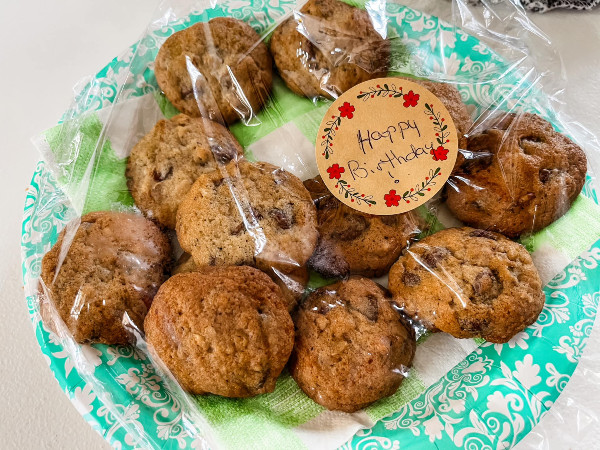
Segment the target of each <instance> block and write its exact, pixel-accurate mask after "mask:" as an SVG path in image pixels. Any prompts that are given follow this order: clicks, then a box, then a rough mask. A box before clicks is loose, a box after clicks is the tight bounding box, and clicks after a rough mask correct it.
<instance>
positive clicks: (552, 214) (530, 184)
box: [447, 114, 587, 237]
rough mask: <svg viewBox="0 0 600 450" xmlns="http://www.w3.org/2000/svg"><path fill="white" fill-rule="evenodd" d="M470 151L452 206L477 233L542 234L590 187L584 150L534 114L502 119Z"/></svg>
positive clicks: (453, 182) (454, 185) (455, 181)
mask: <svg viewBox="0 0 600 450" xmlns="http://www.w3.org/2000/svg"><path fill="white" fill-rule="evenodd" d="M467 147H468V151H469V155H468V158H466V159H465V160H464V162H463V163H462V164H461V166H460V168H459V169H458V171H456V172H455V176H453V177H451V178H450V180H449V186H448V189H447V195H448V201H447V203H448V207H449V208H450V210H451V211H452V212H453V213H454V215H455V216H456V217H457V218H458V219H460V220H462V221H463V222H464V223H466V224H467V225H471V226H474V227H477V228H483V229H487V230H492V231H497V232H499V233H502V234H504V235H506V236H509V237H518V236H520V235H522V234H524V233H533V232H536V231H538V230H541V229H542V228H544V227H546V226H548V225H550V224H551V223H552V222H554V221H555V220H557V219H558V218H560V217H561V216H562V215H563V214H565V213H566V212H567V211H568V210H569V208H570V207H571V204H572V203H573V201H574V200H575V198H576V197H577V196H578V195H579V193H580V192H581V189H582V187H583V183H584V182H585V174H586V169H587V160H586V156H585V153H584V152H583V150H582V149H581V148H580V147H579V146H578V145H577V144H575V143H574V142H573V141H571V140H570V139H569V138H567V137H566V136H564V135H562V134H560V133H558V132H556V131H554V129H553V128H552V125H551V124H550V123H548V122H547V121H545V120H544V119H542V118H541V117H539V116H537V115H534V114H519V115H515V114H508V115H506V116H503V117H499V118H497V119H496V120H495V121H493V122H492V123H491V124H490V125H489V128H488V129H486V130H484V131H483V132H480V133H477V134H475V135H473V136H470V137H469V140H468V145H467Z"/></svg>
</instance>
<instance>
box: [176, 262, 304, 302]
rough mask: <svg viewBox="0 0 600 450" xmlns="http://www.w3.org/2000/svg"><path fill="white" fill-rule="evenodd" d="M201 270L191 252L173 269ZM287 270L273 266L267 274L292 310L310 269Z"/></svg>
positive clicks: (177, 271) (302, 290) (178, 270)
mask: <svg viewBox="0 0 600 450" xmlns="http://www.w3.org/2000/svg"><path fill="white" fill-rule="evenodd" d="M201 270H204V268H201V267H198V266H197V265H196V263H195V262H194V259H193V258H192V256H191V255H190V254H189V253H184V254H183V255H181V257H180V258H179V259H178V260H177V263H176V265H175V268H174V269H173V275H177V274H178V273H188V272H197V271H201ZM287 270H288V271H289V272H290V273H286V272H285V271H283V270H278V269H276V268H274V267H272V268H271V270H268V271H267V275H269V276H270V277H271V279H272V280H273V281H274V282H275V283H276V284H277V286H279V288H280V289H281V293H282V294H283V298H284V299H285V302H286V306H287V308H288V311H290V312H291V311H293V310H294V308H295V307H296V305H297V304H298V302H299V301H300V300H301V299H302V297H303V295H304V290H305V289H306V285H307V284H308V278H309V276H308V269H307V268H306V267H305V266H302V267H298V268H293V269H292V270H289V269H287Z"/></svg>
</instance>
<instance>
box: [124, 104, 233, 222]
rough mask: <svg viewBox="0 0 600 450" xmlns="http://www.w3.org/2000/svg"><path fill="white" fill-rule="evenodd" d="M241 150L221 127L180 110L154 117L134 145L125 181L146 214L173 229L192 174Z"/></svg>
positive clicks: (209, 167) (190, 183) (231, 157)
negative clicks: (164, 117)
mask: <svg viewBox="0 0 600 450" xmlns="http://www.w3.org/2000/svg"><path fill="white" fill-rule="evenodd" d="M243 153H244V150H243V149H242V147H241V146H240V144H239V143H238V142H237V141H236V139H235V138H234V137H233V135H232V134H231V133H230V132H229V130H227V129H226V128H225V127H224V126H223V125H221V124H218V123H216V122H213V121H211V120H208V119H202V118H194V117H189V116H187V115H185V114H179V115H177V116H175V117H173V118H172V119H171V120H161V121H159V122H158V123H157V124H156V125H155V126H154V128H153V129H152V131H150V133H148V134H147V135H146V136H144V137H143V138H142V140H140V142H138V143H137V144H136V146H135V147H133V150H132V151H131V155H130V156H129V162H128V163H127V172H126V175H127V185H128V187H129V190H130V191H131V195H132V196H133V199H134V200H135V204H136V205H137V206H138V208H140V210H141V211H142V212H143V213H144V215H145V216H146V217H148V218H150V219H153V220H156V222H158V223H159V224H161V225H163V226H165V227H168V228H175V214H176V213H177V208H178V207H179V203H180V202H181V199H182V198H183V196H184V195H185V194H187V192H188V191H189V190H190V188H191V187H192V184H193V183H194V181H196V178H198V177H199V176H200V175H201V174H203V173H206V172H210V171H212V170H214V169H215V168H216V167H217V165H218V164H219V163H222V164H225V163H227V162H229V161H231V160H232V159H237V158H238V157H240V156H242V155H243Z"/></svg>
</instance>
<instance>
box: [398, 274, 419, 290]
mask: <svg viewBox="0 0 600 450" xmlns="http://www.w3.org/2000/svg"><path fill="white" fill-rule="evenodd" d="M402 282H403V283H404V284H405V285H406V286H408V287H413V286H418V285H419V284H421V277H420V276H419V274H416V273H414V272H404V275H402Z"/></svg>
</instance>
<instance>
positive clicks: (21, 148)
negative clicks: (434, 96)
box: [0, 0, 600, 450]
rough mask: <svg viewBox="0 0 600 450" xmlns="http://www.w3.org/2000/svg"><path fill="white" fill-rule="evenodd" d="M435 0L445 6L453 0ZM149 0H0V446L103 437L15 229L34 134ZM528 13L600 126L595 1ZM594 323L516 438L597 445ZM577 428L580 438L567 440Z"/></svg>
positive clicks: (599, 25)
mask: <svg viewBox="0 0 600 450" xmlns="http://www.w3.org/2000/svg"><path fill="white" fill-rule="evenodd" d="M425 1H427V0H425ZM430 1H431V0H430ZM434 1H435V2H436V3H437V6H436V7H437V8H438V9H439V11H440V12H439V14H440V15H442V16H444V15H445V11H447V10H448V9H449V8H450V6H449V5H450V3H449V2H444V1H442V0H434ZM156 4H157V0H103V1H102V2H93V1H90V0H61V1H58V0H45V1H44V0H31V1H28V2H25V1H20V2H17V1H14V2H4V4H3V7H2V11H1V12H0V25H1V26H0V87H1V88H2V90H3V92H2V94H1V96H0V131H1V132H0V136H1V138H0V139H1V140H0V142H1V144H0V145H1V148H2V150H1V152H0V155H2V158H3V161H2V163H1V164H0V183H2V187H1V189H0V199H1V203H0V204H1V205H2V207H3V214H2V218H1V219H0V236H4V238H2V239H1V240H0V255H1V258H0V274H1V275H0V305H1V306H2V310H1V311H2V315H1V316H0V324H1V325H0V342H1V345H0V403H1V405H0V442H2V444H0V446H1V447H2V448H8V449H13V448H15V449H17V448H18V449H37V448H46V449H71V448H78V449H79V448H86V449H95V448H107V447H108V446H107V444H105V443H104V441H103V440H102V438H101V437H100V436H99V435H97V434H96V433H95V432H94V431H93V430H92V429H91V427H89V426H88V425H87V424H86V423H85V421H84V420H83V419H82V418H81V417H80V416H79V414H78V413H77V411H76V410H75V409H74V408H73V407H72V406H71V404H70V402H69V400H68V399H67V397H66V396H65V395H64V394H63V393H62V391H61V390H60V388H59V386H58V384H57V383H56V381H55V380H54V378H53V376H52V374H51V372H50V369H49V368H48V367H47V365H46V363H45V362H44V359H43V358H42V353H41V351H40V350H39V348H38V346H37V343H36V340H35V337H34V334H33V329H32V327H31V324H30V321H29V317H28V314H27V309H26V305H25V301H24V298H23V289H22V283H21V259H20V248H19V241H20V234H21V217H22V210H23V202H24V199H25V188H26V187H27V185H28V183H29V180H30V178H31V174H32V173H33V170H34V167H35V163H36V161H37V160H38V154H37V152H36V150H35V149H34V147H33V145H32V144H31V143H30V140H29V139H30V138H31V137H32V136H33V135H35V134H36V133H39V132H40V131H41V130H44V129H46V128H48V127H50V126H52V125H54V124H55V123H56V122H57V120H58V119H59V118H60V116H61V114H62V112H63V111H64V110H65V109H66V108H67V106H68V104H69V100H70V98H71V95H72V86H73V85H75V83H76V82H77V81H79V80H80V79H81V78H83V77H84V76H86V75H90V74H93V73H95V72H96V71H98V70H99V69H100V68H101V67H102V66H103V65H104V64H105V63H107V62H108V61H110V60H111V59H112V57H114V56H115V55H117V54H118V53H119V52H120V51H122V50H123V49H125V48H126V47H127V46H128V45H130V44H131V43H133V42H134V41H135V40H136V39H137V38H138V37H139V35H140V34H141V33H142V31H143V30H144V29H145V26H146V24H147V23H148V21H149V20H150V18H151V16H152V13H153V10H154V7H155V5H156ZM532 18H533V20H534V22H535V23H536V24H537V25H538V26H539V27H540V28H541V29H542V30H543V31H544V32H545V33H547V34H548V35H549V36H550V38H551V40H552V42H553V43H554V45H555V46H556V48H558V50H559V51H560V52H561V53H562V56H563V58H564V63H565V67H566V73H567V76H568V77H569V84H568V87H567V91H566V97H565V98H567V99H568V104H567V105H566V106H565V108H566V110H567V111H568V112H569V113H570V115H571V116H572V117H573V118H574V119H575V120H577V121H579V122H581V123H582V124H583V125H585V126H586V127H588V128H589V129H590V130H591V131H593V132H594V133H595V134H596V135H597V136H600V121H599V120H598V118H599V117H600V83H598V74H599V73H600V8H598V9H596V10H595V11H593V12H585V13H577V12H565V11H560V12H551V13H548V14H545V15H537V14H535V15H532ZM597 328H598V327H596V329H595V331H594V333H593V334H592V338H591V339H590V341H589V344H588V347H587V348H586V351H585V354H584V356H583V359H582V362H581V363H580V365H579V367H578V369H577V371H576V373H575V375H574V376H573V378H572V381H571V383H570V384H569V385H568V386H567V388H566V389H565V391H564V393H563V395H562V396H561V397H560V399H559V400H558V402H557V404H556V405H555V406H554V408H553V409H552V410H551V412H550V414H549V415H548V416H546V417H545V418H544V419H543V421H542V423H541V424H540V425H539V426H538V427H536V428H535V429H534V432H533V433H531V434H530V435H529V436H528V437H527V438H526V439H525V440H524V441H523V442H522V443H521V444H520V445H519V446H518V448H520V449H521V450H522V449H537V448H547V449H564V448H576V449H579V448H581V449H590V448H599V447H597V445H598V444H597V443H596V440H597V439H596V438H597V436H599V435H600V423H598V421H599V419H600V417H596V416H600V392H599V389H598V386H600V333H599V332H598V330H597ZM565 430H568V431H569V433H565ZM575 432H577V434H576V436H578V438H577V440H576V441H573V440H572V438H571V436H573V433H575ZM541 442H545V445H542V444H541Z"/></svg>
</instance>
